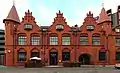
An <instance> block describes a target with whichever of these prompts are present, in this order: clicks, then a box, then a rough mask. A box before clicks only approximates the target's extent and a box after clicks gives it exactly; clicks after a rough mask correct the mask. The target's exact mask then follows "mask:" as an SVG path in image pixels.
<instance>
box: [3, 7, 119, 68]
mask: <svg viewBox="0 0 120 73" xmlns="http://www.w3.org/2000/svg"><path fill="white" fill-rule="evenodd" d="M56 15H57V16H56V17H55V18H54V21H53V23H52V25H49V26H38V24H36V21H35V18H34V17H33V16H32V13H31V12H30V11H29V10H28V11H27V12H25V16H24V17H23V18H22V21H21V22H19V17H18V15H17V12H16V9H15V6H13V7H12V9H11V11H10V13H9V15H8V17H7V18H6V19H4V20H3V22H4V23H5V65H6V66H19V65H23V64H24V63H25V62H27V61H28V60H29V59H30V57H31V52H39V56H40V58H41V59H42V62H45V63H46V65H50V52H57V54H58V55H57V57H56V58H57V59H56V61H57V65H59V64H62V62H63V61H62V52H70V60H69V61H70V62H80V56H81V55H84V56H83V57H85V56H87V57H89V60H90V64H93V65H99V64H104V63H106V64H110V65H112V64H115V63H117V62H120V60H116V51H119V50H120V49H119V48H120V46H116V37H118V38H120V36H119V35H120V33H117V32H115V28H117V27H119V25H118V26H116V27H115V28H113V27H112V26H111V25H112V21H111V20H109V18H108V17H107V16H106V13H105V11H104V8H103V9H102V10H101V14H100V16H99V19H98V21H97V20H96V19H95V18H94V17H93V14H92V13H91V12H89V13H88V14H87V16H86V18H85V19H84V22H83V25H82V26H80V27H78V26H77V25H76V26H74V27H70V26H69V24H67V21H66V19H65V18H64V16H63V13H61V12H60V11H59V12H58V13H57V14H56ZM25 24H31V25H32V29H30V30H29V29H28V30H26V29H24V28H25V26H24V25H25ZM58 24H62V25H63V27H64V28H63V30H56V26H57V25H58ZM89 25H93V26H94V28H93V29H92V30H91V29H90V30H87V26H89ZM44 29H45V31H44ZM88 29H89V28H88ZM19 35H24V36H26V38H27V39H26V42H27V43H26V45H18V36H19ZM32 35H36V36H39V37H40V39H39V40H40V44H39V45H31V36H32ZM51 36H57V37H58V44H57V45H50V37H51ZM62 36H69V37H70V45H62ZM81 36H87V37H88V44H86V45H81V44H80V37H81ZM93 36H99V37H100V44H99V45H93V42H92V39H93ZM100 51H104V52H106V56H105V58H106V59H105V60H104V61H100V60H99V52H100ZM18 52H26V61H24V62H19V61H18ZM84 60H85V58H84Z"/></svg>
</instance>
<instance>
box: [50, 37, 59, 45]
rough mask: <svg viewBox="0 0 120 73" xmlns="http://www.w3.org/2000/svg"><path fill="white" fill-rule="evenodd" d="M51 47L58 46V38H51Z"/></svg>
mask: <svg viewBox="0 0 120 73" xmlns="http://www.w3.org/2000/svg"><path fill="white" fill-rule="evenodd" d="M50 45H58V37H56V36H53V37H50Z"/></svg>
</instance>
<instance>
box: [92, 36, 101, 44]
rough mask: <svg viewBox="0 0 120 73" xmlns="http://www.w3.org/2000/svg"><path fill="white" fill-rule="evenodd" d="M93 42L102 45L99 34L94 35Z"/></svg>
mask: <svg viewBox="0 0 120 73" xmlns="http://www.w3.org/2000/svg"><path fill="white" fill-rule="evenodd" d="M92 44H93V45H100V37H99V36H93V37H92Z"/></svg>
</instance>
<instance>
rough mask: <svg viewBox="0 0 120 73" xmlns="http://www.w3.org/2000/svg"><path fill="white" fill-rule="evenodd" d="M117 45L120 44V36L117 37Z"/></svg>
mask: <svg viewBox="0 0 120 73" xmlns="http://www.w3.org/2000/svg"><path fill="white" fill-rule="evenodd" d="M116 46H120V38H116Z"/></svg>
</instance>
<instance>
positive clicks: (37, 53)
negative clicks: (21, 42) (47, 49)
mask: <svg viewBox="0 0 120 73" xmlns="http://www.w3.org/2000/svg"><path fill="white" fill-rule="evenodd" d="M31 57H40V53H39V52H31Z"/></svg>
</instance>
